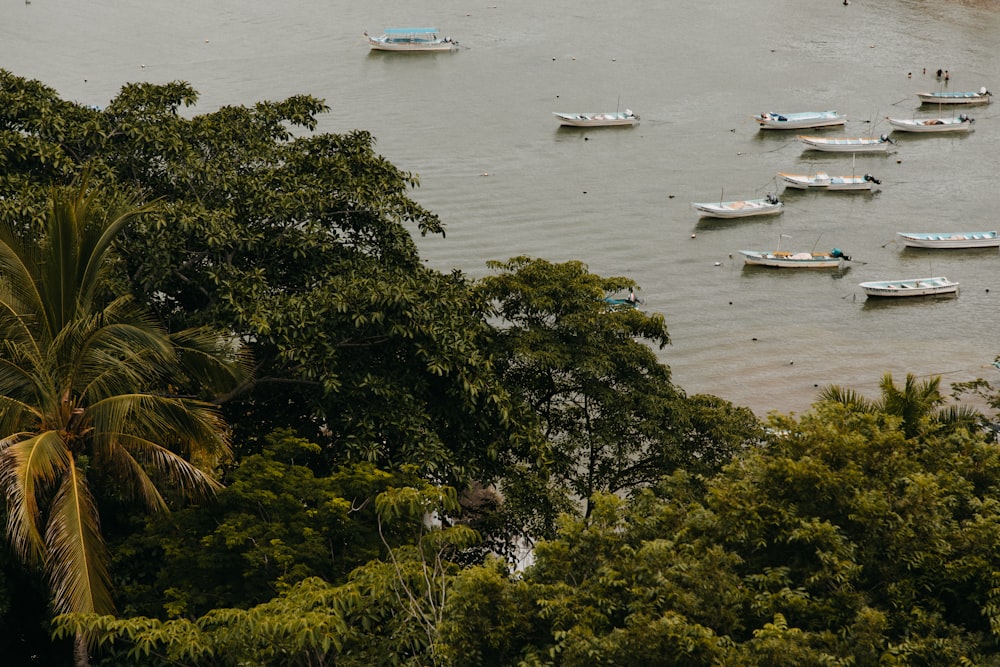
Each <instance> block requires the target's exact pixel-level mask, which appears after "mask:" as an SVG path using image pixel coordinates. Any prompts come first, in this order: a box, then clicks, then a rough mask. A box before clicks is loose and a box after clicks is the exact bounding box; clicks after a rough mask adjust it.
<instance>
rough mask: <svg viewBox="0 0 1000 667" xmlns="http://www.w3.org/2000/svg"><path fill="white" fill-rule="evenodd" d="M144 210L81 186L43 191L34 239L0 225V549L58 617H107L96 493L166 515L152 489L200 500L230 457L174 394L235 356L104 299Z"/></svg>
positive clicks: (193, 403)
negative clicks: (43, 209)
mask: <svg viewBox="0 0 1000 667" xmlns="http://www.w3.org/2000/svg"><path fill="white" fill-rule="evenodd" d="M150 210H151V206H148V205H147V206H141V207H137V206H136V205H135V202H134V201H133V200H131V199H127V198H120V197H119V198H112V199H111V201H110V202H109V204H108V205H105V206H101V205H100V204H99V200H98V195H97V193H96V192H91V193H89V194H88V187H87V179H86V177H85V178H84V179H83V180H82V182H81V184H80V185H79V187H78V188H76V189H74V190H72V191H71V192H69V193H66V192H58V191H53V195H52V205H51V208H50V210H49V213H48V216H47V220H46V223H45V225H44V228H43V229H42V230H41V234H40V238H27V237H28V236H29V234H26V233H25V229H24V228H15V227H14V226H13V225H0V489H2V490H3V492H4V494H5V496H6V499H7V501H8V506H9V521H8V525H7V536H8V539H9V540H10V542H11V544H12V545H13V547H14V549H15V551H16V553H17V554H18V556H19V557H20V558H21V559H22V561H24V562H25V563H27V564H32V565H38V566H41V567H42V568H43V570H44V572H45V574H46V575H47V579H48V582H49V585H50V589H51V594H52V597H53V603H54V607H55V609H56V611H57V612H63V613H65V612H95V613H101V614H106V613H113V611H114V605H113V602H112V597H111V587H110V581H109V576H108V568H107V563H108V554H107V552H106V548H105V545H104V541H103V538H102V535H101V529H100V521H99V516H98V511H97V506H96V503H95V496H94V493H93V491H92V489H93V488H96V486H95V485H97V484H108V485H111V488H113V489H114V490H115V491H116V492H118V493H127V494H130V497H132V498H134V499H136V500H139V501H141V502H142V503H143V504H144V505H145V506H146V507H147V508H148V509H150V510H164V509H166V508H167V502H166V500H165V499H164V497H163V496H162V495H161V493H160V488H161V487H163V488H165V487H168V486H169V487H173V488H175V489H176V490H178V491H179V492H180V494H181V496H182V497H188V498H190V497H197V496H198V495H199V494H205V493H210V492H212V491H213V490H214V489H215V488H216V487H217V482H215V481H214V480H213V478H212V477H211V475H210V473H209V472H206V470H207V469H209V466H211V465H212V464H213V463H214V462H217V461H218V460H219V459H220V457H223V456H225V455H226V454H227V452H228V441H227V437H226V435H225V430H224V424H223V422H222V420H221V419H220V417H219V414H218V412H217V411H216V409H215V407H214V406H213V405H212V404H210V403H208V402H205V401H202V400H197V399H195V398H191V397H190V396H184V395H180V394H179V388H181V387H193V386H196V383H197V385H200V386H202V387H210V388H213V389H220V388H222V387H223V386H224V384H225V382H226V381H227V380H228V381H235V380H237V379H238V378H239V376H240V374H241V373H242V369H243V368H244V367H245V366H244V365H243V364H241V363H240V362H239V361H238V359H237V355H236V353H235V350H234V348H233V346H232V345H230V344H229V342H228V341H226V340H225V339H224V338H221V337H220V336H219V335H218V334H216V333H213V332H210V331H207V330H192V331H185V332H181V333H176V334H171V333H168V332H166V331H164V330H163V329H162V328H161V327H159V326H158V325H157V324H156V323H155V322H153V321H152V320H151V318H150V317H149V316H148V315H147V314H146V312H145V311H144V310H143V309H142V308H140V307H139V306H138V305H137V304H136V303H134V302H133V300H132V299H131V298H130V296H128V295H126V296H118V297H112V296H110V295H109V294H108V281H107V277H108V275H107V274H108V269H109V267H110V266H111V261H110V260H111V259H112V257H113V255H112V249H113V244H114V241H115V238H116V237H117V235H118V234H119V233H120V232H121V231H122V230H123V229H124V228H125V227H126V226H127V225H128V224H129V223H130V222H131V221H133V220H134V219H135V218H136V217H137V216H139V215H141V214H144V213H147V212H149V211H150ZM77 639H78V641H77V660H78V664H79V663H85V662H86V651H85V649H86V647H85V646H83V645H82V642H81V638H80V637H78V638H77ZM81 650H83V655H81V654H80V651H81Z"/></svg>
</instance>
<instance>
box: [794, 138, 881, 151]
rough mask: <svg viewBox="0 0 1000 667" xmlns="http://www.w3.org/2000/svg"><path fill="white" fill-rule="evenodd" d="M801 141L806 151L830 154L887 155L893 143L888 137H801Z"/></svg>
mask: <svg viewBox="0 0 1000 667" xmlns="http://www.w3.org/2000/svg"><path fill="white" fill-rule="evenodd" d="M798 138H799V141H801V142H802V143H803V144H805V146H806V149H811V150H816V151H827V152H830V153H885V152H886V151H888V150H889V144H891V143H893V141H892V139H890V138H889V137H888V136H887V135H885V134H883V135H882V136H880V137H857V138H845V137H836V138H833V137H809V136H805V135H801V134H800V135H799V137H798Z"/></svg>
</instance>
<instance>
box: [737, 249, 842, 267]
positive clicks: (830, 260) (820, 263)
mask: <svg viewBox="0 0 1000 667" xmlns="http://www.w3.org/2000/svg"><path fill="white" fill-rule="evenodd" d="M740 254H741V255H743V258H744V262H745V263H746V264H748V265H750V266H769V267H772V268H776V269H837V268H840V267H842V266H843V265H844V262H845V261H846V260H847V258H846V257H843V256H841V257H834V256H833V255H829V254H826V253H824V254H814V253H807V252H802V253H787V252H764V251H760V250H740Z"/></svg>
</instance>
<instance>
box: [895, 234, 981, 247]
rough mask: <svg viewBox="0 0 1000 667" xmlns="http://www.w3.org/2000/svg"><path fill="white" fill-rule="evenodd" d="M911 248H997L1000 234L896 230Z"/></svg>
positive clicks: (904, 242) (904, 243)
mask: <svg viewBox="0 0 1000 667" xmlns="http://www.w3.org/2000/svg"><path fill="white" fill-rule="evenodd" d="M896 234H897V235H899V237H900V238H901V239H903V245H905V246H908V247H910V248H996V247H1000V235H998V234H997V233H996V232H995V231H991V232H896Z"/></svg>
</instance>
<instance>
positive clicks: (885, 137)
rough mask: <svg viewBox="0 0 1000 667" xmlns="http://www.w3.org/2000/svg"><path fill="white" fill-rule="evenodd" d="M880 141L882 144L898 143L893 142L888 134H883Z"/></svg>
mask: <svg viewBox="0 0 1000 667" xmlns="http://www.w3.org/2000/svg"><path fill="white" fill-rule="evenodd" d="M878 140H879V141H881V142H888V143H890V144H895V143H896V142H895V141H893V140H892V139H890V138H889V135H888V134H883V135H881V136H879V138H878Z"/></svg>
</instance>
